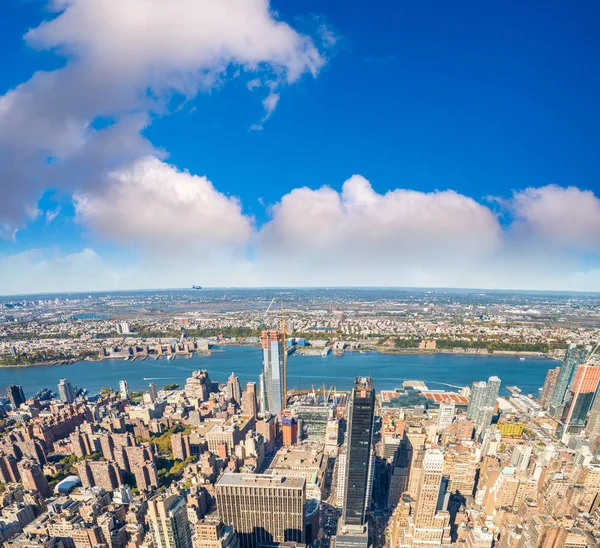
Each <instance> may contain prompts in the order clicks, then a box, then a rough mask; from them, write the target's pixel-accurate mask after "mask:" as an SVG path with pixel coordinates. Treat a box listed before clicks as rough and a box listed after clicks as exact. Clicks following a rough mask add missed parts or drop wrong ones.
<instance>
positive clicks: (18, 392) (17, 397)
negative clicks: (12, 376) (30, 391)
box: [6, 384, 25, 409]
mask: <svg viewBox="0 0 600 548" xmlns="http://www.w3.org/2000/svg"><path fill="white" fill-rule="evenodd" d="M6 392H7V395H8V399H9V401H10V405H11V406H12V408H13V409H18V408H19V406H20V405H21V404H22V403H25V394H23V387H22V386H19V385H18V384H13V385H12V386H9V387H8V389H7V391H6Z"/></svg>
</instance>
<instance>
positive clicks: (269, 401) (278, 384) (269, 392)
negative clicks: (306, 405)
mask: <svg viewBox="0 0 600 548" xmlns="http://www.w3.org/2000/svg"><path fill="white" fill-rule="evenodd" d="M261 344H262V352H263V368H262V373H261V375H260V401H261V411H262V412H263V413H267V412H270V413H273V414H274V415H279V414H280V413H281V411H282V409H283V408H284V407H285V406H284V394H283V386H284V382H283V375H284V371H283V360H284V355H283V353H284V351H285V348H284V345H283V335H282V333H281V331H263V332H262V338H261Z"/></svg>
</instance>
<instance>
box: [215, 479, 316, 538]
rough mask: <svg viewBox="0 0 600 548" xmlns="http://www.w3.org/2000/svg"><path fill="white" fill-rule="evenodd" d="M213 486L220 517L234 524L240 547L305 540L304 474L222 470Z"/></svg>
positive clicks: (224, 521) (227, 522)
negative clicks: (292, 475)
mask: <svg viewBox="0 0 600 548" xmlns="http://www.w3.org/2000/svg"><path fill="white" fill-rule="evenodd" d="M215 489H216V499H217V509H218V512H219V516H220V518H221V521H223V523H225V524H229V525H232V526H233V528H234V529H235V531H236V532H237V534H238V536H239V540H240V546H241V548H254V547H255V546H258V545H259V544H275V543H282V542H296V543H301V542H304V521H305V519H304V518H305V503H306V480H305V479H304V478H300V477H285V476H269V475H261V474H232V473H225V474H223V475H222V476H221V478H220V479H219V481H218V482H217V484H216V485H215Z"/></svg>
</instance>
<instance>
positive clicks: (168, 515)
mask: <svg viewBox="0 0 600 548" xmlns="http://www.w3.org/2000/svg"><path fill="white" fill-rule="evenodd" d="M148 522H149V525H150V531H151V533H152V540H153V542H154V548H192V546H193V545H192V533H191V530H190V524H189V521H188V517H187V509H186V503H185V499H184V498H183V497H181V496H178V495H171V494H167V495H163V496H160V497H158V498H155V499H151V500H149V501H148Z"/></svg>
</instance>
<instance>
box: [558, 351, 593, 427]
mask: <svg viewBox="0 0 600 548" xmlns="http://www.w3.org/2000/svg"><path fill="white" fill-rule="evenodd" d="M591 353H592V347H591V346H583V347H578V346H577V345H576V344H570V345H569V346H568V348H567V351H566V353H565V359H564V360H563V362H562V364H561V366H560V371H559V373H558V377H557V379H556V385H555V387H554V392H553V393H552V399H551V401H550V411H551V413H552V414H553V415H554V416H555V417H560V416H561V415H562V412H563V409H564V405H565V400H566V398H567V396H568V389H569V384H570V382H571V377H572V376H573V371H575V367H576V366H577V365H579V364H580V363H585V361H586V360H587V359H588V358H589V357H590V355H591Z"/></svg>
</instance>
